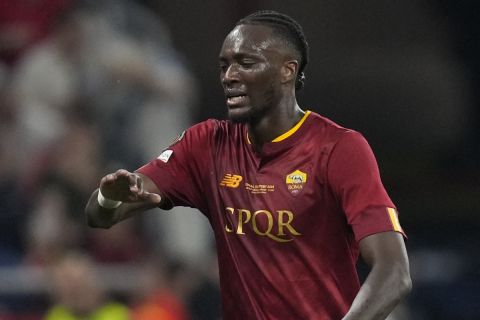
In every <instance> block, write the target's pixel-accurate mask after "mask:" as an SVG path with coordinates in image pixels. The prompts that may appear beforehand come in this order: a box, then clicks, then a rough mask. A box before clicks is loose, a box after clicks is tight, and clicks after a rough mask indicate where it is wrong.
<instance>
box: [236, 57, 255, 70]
mask: <svg viewBox="0 0 480 320" xmlns="http://www.w3.org/2000/svg"><path fill="white" fill-rule="evenodd" d="M239 64H240V65H241V66H242V67H244V68H251V67H252V66H253V65H255V61H253V60H252V59H243V60H241V61H240V62H239Z"/></svg>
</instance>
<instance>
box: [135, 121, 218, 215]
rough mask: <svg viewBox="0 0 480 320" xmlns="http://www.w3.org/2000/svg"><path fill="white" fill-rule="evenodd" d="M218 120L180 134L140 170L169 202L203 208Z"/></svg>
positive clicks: (203, 123)
mask: <svg viewBox="0 0 480 320" xmlns="http://www.w3.org/2000/svg"><path fill="white" fill-rule="evenodd" d="M215 128H216V120H207V121H205V122H201V123H199V124H197V125H195V126H193V127H191V128H189V129H187V130H186V131H185V132H184V133H182V135H180V136H179V137H178V138H177V139H176V141H175V142H174V143H173V144H172V145H171V146H169V147H168V148H167V149H165V150H164V151H163V152H162V153H161V154H160V155H159V156H158V158H156V159H154V160H152V161H150V162H149V163H147V164H146V165H144V166H143V167H141V168H139V169H138V170H137V172H139V173H142V174H144V175H146V176H148V177H149V178H150V179H152V181H153V182H154V183H155V184H156V186H157V187H158V189H159V190H160V192H161V194H162V196H163V197H166V198H167V199H168V200H169V201H167V203H168V204H167V205H166V206H164V207H162V208H163V209H171V207H172V206H188V207H193V208H197V209H200V210H201V211H204V210H203V209H204V208H205V206H206V204H205V201H204V197H203V196H202V195H204V194H205V192H206V191H205V181H206V178H207V175H209V174H210V159H211V154H212V149H213V142H214V138H213V136H214V133H215Z"/></svg>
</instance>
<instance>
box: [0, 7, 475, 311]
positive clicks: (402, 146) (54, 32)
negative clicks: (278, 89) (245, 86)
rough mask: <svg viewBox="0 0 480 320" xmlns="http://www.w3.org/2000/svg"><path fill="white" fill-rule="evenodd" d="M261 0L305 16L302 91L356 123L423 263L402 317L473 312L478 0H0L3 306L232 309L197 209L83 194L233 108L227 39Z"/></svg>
mask: <svg viewBox="0 0 480 320" xmlns="http://www.w3.org/2000/svg"><path fill="white" fill-rule="evenodd" d="M258 9H275V10H279V11H281V12H285V13H287V14H289V15H291V16H293V17H294V18H296V19H297V20H298V21H299V22H300V23H301V24H302V25H303V26H304V29H305V32H306V35H307V39H308V40H309V43H310V46H311V62H310V64H309V65H308V67H307V82H306V87H305V89H304V91H303V92H301V93H300V94H299V101H300V104H301V105H302V106H304V107H306V108H307V109H310V110H314V111H317V112H319V113H321V114H323V115H325V116H327V117H329V118H332V119H333V120H335V121H336V122H338V123H340V124H342V125H344V126H347V127H352V128H355V129H357V130H359V131H361V132H362V133H363V134H364V135H365V136H366V137H367V139H368V140H369V141H370V143H371V145H372V148H373V149H374V151H375V153H376V156H377V158H378V161H379V165H380V170H381V173H382V177H383V180H384V184H385V185H386V188H387V190H389V193H390V195H391V197H392V198H393V200H394V202H395V203H396V204H397V206H398V208H399V211H400V216H401V221H402V224H403V227H404V229H405V230H406V232H407V234H408V236H409V240H408V242H407V247H408V249H409V253H410V259H411V267H412V275H413V281H414V290H413V292H412V293H411V295H410V296H409V297H408V299H407V301H406V302H405V303H404V304H403V305H402V306H401V307H399V308H398V310H397V311H396V314H395V315H394V316H392V319H397V320H399V319H406V320H410V319H411V320H430V319H435V320H442V319H478V317H479V316H478V315H479V314H480V304H479V301H480V280H479V279H480V272H479V270H480V256H479V255H478V250H479V248H480V240H479V239H480V238H479V237H478V229H479V226H480V216H479V214H480V183H479V181H480V179H479V178H480V166H479V164H480V90H479V88H480V59H479V57H480V23H479V21H480V2H479V1H474V0H464V1H456V0H414V1H381V0H371V1H346V0H336V1H333V0H329V1H327V0H321V1H282V2H281V3H280V2H279V1H272V0H270V1H267V0H255V1H253V0H243V1H220V0H212V1H185V0H177V1H160V0H143V1H140V0H138V1H125V0H104V1H75V0H0V319H2V320H3V319H29V320H30V319H31V320H33V319H42V318H44V317H45V315H46V314H47V313H48V317H49V318H48V319H62V317H61V316H59V314H58V313H57V314H56V315H54V314H53V311H52V310H53V309H54V307H55V306H57V307H58V305H59V304H61V303H68V301H72V300H73V301H77V302H78V301H84V300H85V301H84V303H83V307H82V306H80V307H79V308H87V309H88V308H100V306H98V305H97V304H100V303H101V304H103V305H104V306H105V305H108V306H109V308H111V309H108V310H113V309H115V308H116V307H119V306H121V307H123V308H124V309H123V310H131V312H132V314H133V315H134V316H133V319H216V318H219V311H218V310H219V293H218V279H217V273H216V269H215V265H216V262H215V249H214V244H213V242H212V236H211V234H210V229H209V226H208V225H207V223H206V221H205V219H203V217H202V216H201V215H200V214H197V213H196V212H195V211H194V210H191V209H184V208H179V209H176V210H175V211H174V212H172V213H169V214H165V213H159V212H151V213H147V214H145V215H143V216H142V217H139V218H138V219H132V220H130V221H128V222H124V223H122V224H120V225H117V226H115V227H114V228H112V229H110V230H108V231H104V230H100V231H98V230H92V229H88V228H87V227H86V225H85V223H84V217H83V207H84V205H85V203H86V201H87V198H88V196H89V194H90V193H91V191H92V190H93V189H94V188H96V187H97V185H98V181H99V178H100V177H101V176H103V175H104V174H105V173H107V172H111V171H112V170H116V169H117V168H120V167H124V168H128V169H131V170H133V169H135V168H137V167H139V166H140V165H141V164H142V163H144V162H146V161H148V160H149V159H151V158H154V157H156V156H157V155H158V154H159V153H160V152H161V150H162V149H163V148H164V147H166V146H168V144H169V142H170V141H172V140H173V139H174V138H175V136H176V135H178V134H179V133H180V132H181V131H183V129H185V128H186V127H188V126H189V125H191V124H193V123H195V122H197V121H200V120H204V119H206V118H210V117H218V118H224V116H225V103H224V98H223V94H222V90H221V88H220V84H219V81H218V72H217V69H218V68H217V65H218V63H217V56H218V52H219V49H220V46H221V43H222V41H223V38H224V37H225V35H226V34H227V33H228V32H229V30H230V29H231V28H232V26H233V25H234V23H235V22H236V21H237V20H238V19H239V18H241V17H242V16H244V15H246V14H248V13H250V12H252V11H255V10H258ZM72 259H73V260H72ZM69 261H70V264H69ZM72 261H73V262H74V263H73V264H72V263H71V262H72ZM78 261H80V262H78ZM72 265H74V266H83V269H82V267H78V268H75V267H72ZM95 277H96V278H95ZM93 284H95V285H93ZM88 297H97V298H96V299H93V300H94V301H93V302H92V301H88V300H89V299H88ZM90 300H92V299H90ZM108 301H112V302H116V304H113V303H110V304H109V302H108ZM115 310H117V309H115ZM118 310H120V311H118ZM118 310H117V311H118V312H119V313H118V316H115V317H114V316H110V318H108V317H107V318H106V319H121V317H120V314H122V312H123V311H121V308H120V309H118ZM57 311H58V310H57ZM127 312H128V311H127ZM106 314H108V312H107V313H106ZM112 314H114V313H112Z"/></svg>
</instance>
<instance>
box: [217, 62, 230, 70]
mask: <svg viewBox="0 0 480 320" xmlns="http://www.w3.org/2000/svg"><path fill="white" fill-rule="evenodd" d="M218 68H219V69H220V71H222V72H225V71H227V69H228V64H227V63H225V62H220V63H219V64H218Z"/></svg>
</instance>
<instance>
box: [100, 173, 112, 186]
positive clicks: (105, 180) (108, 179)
mask: <svg viewBox="0 0 480 320" xmlns="http://www.w3.org/2000/svg"><path fill="white" fill-rule="evenodd" d="M114 181H115V175H114V174H111V173H109V174H107V175H106V176H104V177H103V178H102V179H101V180H100V185H101V186H102V185H105V184H107V185H108V184H111V183H113V182H114Z"/></svg>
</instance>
